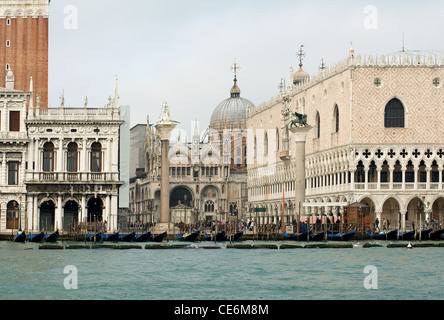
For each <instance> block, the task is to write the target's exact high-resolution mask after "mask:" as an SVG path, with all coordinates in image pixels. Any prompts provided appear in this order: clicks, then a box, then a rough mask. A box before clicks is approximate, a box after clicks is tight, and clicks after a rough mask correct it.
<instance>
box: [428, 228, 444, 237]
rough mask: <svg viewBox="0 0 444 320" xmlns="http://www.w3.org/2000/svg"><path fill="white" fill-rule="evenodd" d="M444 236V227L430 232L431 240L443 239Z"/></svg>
mask: <svg viewBox="0 0 444 320" xmlns="http://www.w3.org/2000/svg"><path fill="white" fill-rule="evenodd" d="M443 236H444V229H441V230H436V231H432V232H430V234H429V237H430V240H442V239H443Z"/></svg>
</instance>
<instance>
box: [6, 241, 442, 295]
mask: <svg viewBox="0 0 444 320" xmlns="http://www.w3.org/2000/svg"><path fill="white" fill-rule="evenodd" d="M256 243H257V242H256ZM64 244H66V243H64ZM170 244H171V242H170ZM203 245H206V244H204V243H201V244H199V243H198V244H197V246H198V247H199V246H203ZM220 246H221V247H222V249H220V250H204V249H174V250H146V249H142V250H140V249H133V250H111V249H98V250H90V249H82V250H38V244H32V243H26V244H19V243H11V242H2V243H0V261H1V263H0V299H39V300H40V299H64V300H69V299H77V300H91V299H100V300H102V299H105V300H108V299H113V300H116V299H118V300H132V299H138V300H140V299H142V300H145V299H146V300H148V299H149V300H153V299H156V300H261V299H265V300H299V299H304V300H306V299H322V300H327V299H335V300H336V299H341V300H343V299H347V300H355V299H365V300H367V299H389V300H398V299H417V300H420V299H427V300H432V299H433V300H435V299H443V298H444V271H443V268H442V266H443V265H444V248H414V249H412V250H408V249H404V248H385V247H382V248H379V247H378V248H365V249H364V248H353V249H289V250H270V249H254V250H239V249H228V248H225V246H226V245H225V244H220ZM69 265H71V266H75V267H76V268H77V270H78V289H77V290H67V289H65V287H64V280H65V278H66V277H67V276H68V274H65V273H64V269H65V267H66V266H69ZM368 265H373V266H375V267H376V268H377V277H378V278H377V284H378V289H377V290H367V289H365V287H364V279H365V278H366V277H367V276H368V274H365V273H364V268H365V267H366V266H368ZM373 275H374V274H373Z"/></svg>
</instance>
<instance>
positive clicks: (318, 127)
mask: <svg viewBox="0 0 444 320" xmlns="http://www.w3.org/2000/svg"><path fill="white" fill-rule="evenodd" d="M320 137H321V116H320V115H319V112H316V138H320Z"/></svg>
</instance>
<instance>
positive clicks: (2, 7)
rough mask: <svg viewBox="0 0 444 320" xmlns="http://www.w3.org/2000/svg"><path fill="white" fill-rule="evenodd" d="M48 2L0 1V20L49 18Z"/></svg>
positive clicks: (47, 0) (44, 0)
mask: <svg viewBox="0 0 444 320" xmlns="http://www.w3.org/2000/svg"><path fill="white" fill-rule="evenodd" d="M49 2H50V0H0V19H5V18H18V17H22V18H28V17H31V18H38V17H43V18H49Z"/></svg>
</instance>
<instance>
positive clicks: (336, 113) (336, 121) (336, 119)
mask: <svg viewBox="0 0 444 320" xmlns="http://www.w3.org/2000/svg"><path fill="white" fill-rule="evenodd" d="M333 125H334V130H333V132H334V133H337V132H339V107H338V105H335V109H334V111H333Z"/></svg>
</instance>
